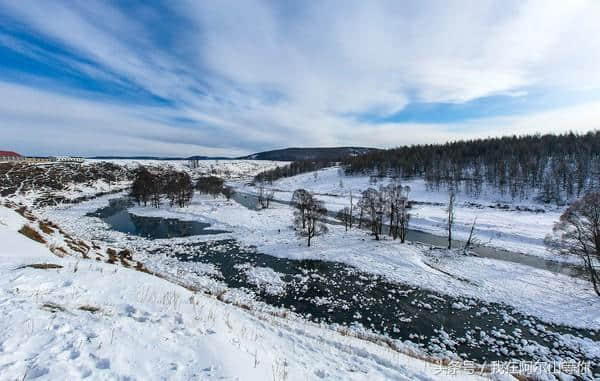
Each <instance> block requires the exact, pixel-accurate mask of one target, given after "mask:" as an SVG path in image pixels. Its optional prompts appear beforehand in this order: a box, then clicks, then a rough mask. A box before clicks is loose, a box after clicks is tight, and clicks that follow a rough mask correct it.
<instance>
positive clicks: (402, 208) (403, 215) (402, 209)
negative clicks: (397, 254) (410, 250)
mask: <svg viewBox="0 0 600 381" xmlns="http://www.w3.org/2000/svg"><path fill="white" fill-rule="evenodd" d="M409 221H410V214H409V213H408V197H406V196H402V197H400V199H399V200H398V206H397V208H396V228H395V231H396V234H397V235H395V236H394V239H396V237H399V238H400V242H401V243H404V242H405V241H406V235H407V234H408V223H409Z"/></svg>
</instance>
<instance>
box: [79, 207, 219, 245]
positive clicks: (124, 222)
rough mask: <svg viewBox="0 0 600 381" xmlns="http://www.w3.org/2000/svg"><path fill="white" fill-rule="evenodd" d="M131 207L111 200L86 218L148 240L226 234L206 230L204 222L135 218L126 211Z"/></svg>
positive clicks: (206, 225)
mask: <svg viewBox="0 0 600 381" xmlns="http://www.w3.org/2000/svg"><path fill="white" fill-rule="evenodd" d="M132 206H134V204H133V202H131V201H130V200H128V199H125V198H121V199H113V200H110V201H109V205H108V206H106V207H104V208H101V209H98V210H96V211H95V212H93V213H88V216H89V217H98V218H101V219H102V220H103V221H104V222H106V223H107V224H108V225H110V227H111V228H112V229H114V230H116V231H119V232H121V233H126V234H131V235H137V236H141V237H146V238H150V239H161V238H176V237H188V236H193V235H207V234H221V233H227V231H225V230H214V229H207V228H208V227H209V226H210V224H207V223H204V222H198V221H181V220H177V219H174V218H162V217H142V216H136V215H135V214H131V213H129V212H128V211H127V208H129V207H132Z"/></svg>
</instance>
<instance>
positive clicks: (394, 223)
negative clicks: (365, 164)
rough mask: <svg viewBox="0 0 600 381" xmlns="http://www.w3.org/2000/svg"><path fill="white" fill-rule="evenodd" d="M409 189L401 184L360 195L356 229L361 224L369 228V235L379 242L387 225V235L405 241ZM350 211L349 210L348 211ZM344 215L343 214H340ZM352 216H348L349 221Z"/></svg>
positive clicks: (368, 190) (365, 191)
mask: <svg viewBox="0 0 600 381" xmlns="http://www.w3.org/2000/svg"><path fill="white" fill-rule="evenodd" d="M409 193H410V187H408V186H402V185H401V184H389V185H386V186H380V187H379V189H375V188H368V189H366V190H364V191H363V192H362V193H361V197H360V199H359V200H358V203H357V208H358V213H359V215H358V227H359V228H360V227H362V226H363V224H365V225H366V226H369V227H370V228H371V233H372V234H373V235H374V236H375V239H376V240H379V238H380V236H381V235H382V234H383V233H384V231H383V227H384V226H385V225H386V224H387V226H388V234H389V236H390V237H392V238H393V239H398V238H399V239H400V241H401V242H402V243H404V241H405V240H406V234H407V233H408V223H409V220H410V214H409V213H408V209H409V208H410V205H409V202H408V195H409ZM349 211H350V210H349ZM342 215H345V212H342ZM352 219H353V216H350V220H352Z"/></svg>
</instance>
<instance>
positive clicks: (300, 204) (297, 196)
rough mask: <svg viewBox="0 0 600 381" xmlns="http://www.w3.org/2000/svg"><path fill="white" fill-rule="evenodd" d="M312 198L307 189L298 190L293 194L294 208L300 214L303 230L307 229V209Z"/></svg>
mask: <svg viewBox="0 0 600 381" xmlns="http://www.w3.org/2000/svg"><path fill="white" fill-rule="evenodd" d="M311 198H312V196H311V194H310V193H309V192H308V191H307V190H306V189H296V190H295V191H294V193H293V194H292V206H294V208H296V210H297V211H298V213H299V217H300V220H301V222H302V229H304V228H305V227H306V209H307V208H308V204H309V201H310V199H311Z"/></svg>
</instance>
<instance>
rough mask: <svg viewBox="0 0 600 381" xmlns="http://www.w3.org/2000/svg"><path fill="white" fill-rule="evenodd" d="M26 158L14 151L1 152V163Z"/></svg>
mask: <svg viewBox="0 0 600 381" xmlns="http://www.w3.org/2000/svg"><path fill="white" fill-rule="evenodd" d="M23 159H24V157H23V156H21V155H19V154H18V153H16V152H12V151H0V161H17V160H23Z"/></svg>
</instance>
